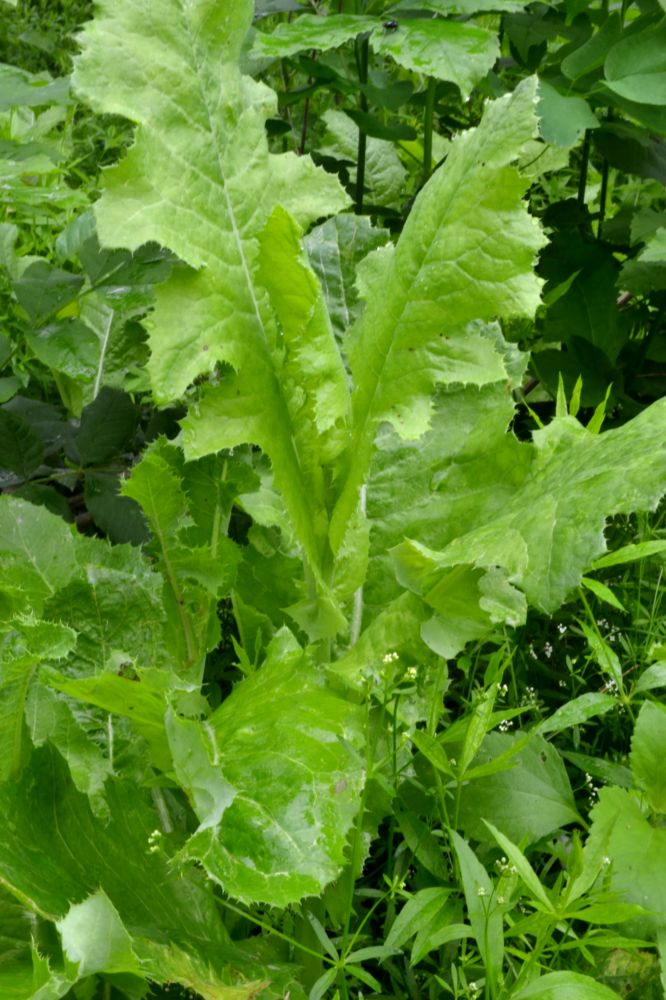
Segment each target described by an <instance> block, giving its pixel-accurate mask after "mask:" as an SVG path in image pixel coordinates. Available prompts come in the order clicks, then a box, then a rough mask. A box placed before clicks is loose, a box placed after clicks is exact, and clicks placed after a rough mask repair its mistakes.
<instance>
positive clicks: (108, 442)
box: [75, 386, 139, 465]
mask: <svg viewBox="0 0 666 1000" xmlns="http://www.w3.org/2000/svg"><path fill="white" fill-rule="evenodd" d="M138 420H139V414H138V411H137V408H136V406H135V405H134V403H133V401H132V399H131V397H130V396H128V394H127V393H126V392H121V391H120V390H119V389H110V388H109V387H108V386H105V387H104V388H103V389H101V390H100V393H99V395H98V396H97V398H96V399H95V401H94V402H93V403H90V404H89V405H88V406H86V407H85V409H84V411H83V413H82V415H81V425H80V427H79V431H78V434H77V435H76V438H75V440H76V446H77V448H78V451H79V455H80V456H81V461H82V462H83V464H84V465H95V464H97V463H99V462H105V461H106V460H107V459H109V458H111V457H112V456H113V455H116V454H118V452H119V451H122V450H123V449H124V448H126V447H127V446H128V443H129V441H130V439H131V438H132V436H133V434H134V432H135V430H136V427H137V424H138Z"/></svg>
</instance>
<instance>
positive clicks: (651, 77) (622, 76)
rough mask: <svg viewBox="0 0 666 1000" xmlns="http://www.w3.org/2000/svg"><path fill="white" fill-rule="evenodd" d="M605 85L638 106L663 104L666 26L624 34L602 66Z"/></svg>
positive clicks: (664, 94)
mask: <svg viewBox="0 0 666 1000" xmlns="http://www.w3.org/2000/svg"><path fill="white" fill-rule="evenodd" d="M604 76H605V78H606V84H607V86H609V87H610V89H611V90H613V91H614V92H615V93H616V94H619V95H620V97H624V98H626V99H628V100H630V101H636V102H637V103H639V104H666V25H664V24H663V23H660V24H658V25H657V26H656V27H650V28H647V29H644V30H643V31H639V32H633V33H631V34H625V35H624V37H623V38H621V39H620V40H619V41H618V42H616V44H615V45H614V46H613V47H612V49H611V50H610V52H609V53H608V55H607V56H606V61H605V63H604Z"/></svg>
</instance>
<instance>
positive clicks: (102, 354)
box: [92, 309, 114, 399]
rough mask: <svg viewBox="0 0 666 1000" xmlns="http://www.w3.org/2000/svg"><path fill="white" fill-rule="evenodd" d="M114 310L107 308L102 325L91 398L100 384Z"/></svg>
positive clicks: (97, 391) (95, 395)
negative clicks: (105, 320) (105, 318)
mask: <svg viewBox="0 0 666 1000" xmlns="http://www.w3.org/2000/svg"><path fill="white" fill-rule="evenodd" d="M113 318H114V312H113V309H109V318H108V320H107V322H106V325H105V327H104V331H103V333H102V342H101V349H100V355H99V364H98V365H97V373H96V375H95V384H94V385H93V396H92V398H93V399H97V395H98V393H99V390H100V386H101V384H102V375H103V373H104V363H105V361H106V352H107V349H108V346H109V337H110V336H111V327H112V325H113Z"/></svg>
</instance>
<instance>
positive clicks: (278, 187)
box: [74, 0, 348, 656]
mask: <svg viewBox="0 0 666 1000" xmlns="http://www.w3.org/2000/svg"><path fill="white" fill-rule="evenodd" d="M252 11H253V4H252V3H251V2H250V0H240V2H238V3H236V4H234V7H233V11H231V10H230V9H229V8H228V7H226V6H225V7H220V8H218V9H217V10H216V11H215V12H212V11H211V9H210V6H209V4H207V3H205V2H204V0H196V2H194V3H191V4H188V5H187V6H186V7H185V8H184V7H183V5H182V3H181V2H180V0H168V2H166V3H161V4H160V6H159V18H158V20H157V21H156V20H155V16H154V12H153V10H152V8H148V7H145V6H138V7H137V5H136V4H135V3H133V2H130V0H123V2H121V3H117V2H113V3H112V2H110V0H107V2H106V3H105V4H103V6H102V13H101V14H100V15H98V17H97V18H96V19H95V21H93V22H88V24H87V25H86V27H85V29H84V32H83V34H82V36H81V40H82V45H83V53H82V55H81V57H80V58H79V60H78V63H77V67H76V71H75V74H74V79H75V85H76V87H77V89H78V91H79V93H80V94H81V95H82V96H84V97H85V98H86V99H87V100H88V101H89V102H90V103H91V104H92V105H93V107H94V108H95V109H96V110H99V111H106V112H111V113H116V114H122V115H124V116H125V117H128V118H130V119H131V120H133V121H135V122H136V123H137V131H136V138H135V143H134V145H133V146H132V148H131V150H130V152H129V154H128V156H127V157H126V158H125V159H124V160H123V161H122V162H121V163H120V164H119V165H117V166H115V167H113V168H111V169H110V170H108V171H107V172H106V174H105V182H106V184H105V193H104V194H103V196H102V198H101V200H100V201H99V202H98V203H97V205H96V217H97V223H98V229H99V233H100V239H101V242H102V243H103V244H104V245H111V246H119V245H121V246H125V247H127V248H128V249H136V248H137V247H138V246H140V245H141V244H142V243H146V242H149V241H155V242H157V243H159V244H160V245H162V246H165V247H169V248H170V249H171V250H172V251H174V252H175V253H176V254H177V255H178V257H179V258H180V259H181V260H183V261H184V262H186V263H187V264H189V265H190V267H191V268H192V269H195V268H198V269H199V270H197V271H195V270H188V269H186V268H179V269H177V270H175V271H174V272H173V274H172V276H171V278H170V279H169V280H168V281H167V282H166V283H165V284H164V285H162V286H160V287H159V288H158V290H157V298H156V308H155V313H154V323H153V328H152V335H151V350H152V356H151V361H150V372H151V379H152V384H153V388H154V392H155V395H156V397H157V398H158V400H160V401H164V402H166V401H168V400H171V399H174V398H177V397H179V396H180V395H181V394H182V393H183V392H184V390H185V389H186V388H187V386H188V384H190V383H191V382H192V381H193V380H194V379H195V378H196V377H197V376H201V375H210V374H212V373H213V372H214V371H215V370H216V369H217V367H218V365H219V364H220V363H224V364H225V365H229V366H231V368H233V369H234V371H235V373H236V374H233V375H232V374H229V375H227V376H226V377H225V378H224V379H222V382H221V383H220V385H219V386H217V387H216V388H211V389H210V391H209V392H208V393H204V396H203V399H202V400H201V402H200V403H199V404H198V406H197V408H196V410H195V415H196V414H198V416H197V417H196V421H195V423H196V427H197V430H196V433H194V431H193V424H192V422H191V421H190V422H188V423H187V425H186V431H185V434H184V442H185V447H186V452H187V453H188V455H189V457H200V456H201V455H203V454H206V453H209V452H215V451H218V450H219V449H221V448H225V447H235V446H237V445H239V444H243V443H247V442H250V443H254V444H259V445H261V446H262V447H263V448H264V450H265V451H267V452H268V453H269V454H270V455H271V458H272V460H273V462H274V465H275V469H276V481H277V483H278V486H279V487H280V488H281V489H282V491H283V493H284V496H285V498H286V500H287V505H288V507H289V509H290V512H291V515H292V520H293V522H294V526H295V528H296V529H297V530H298V531H299V532H300V535H301V540H302V543H303V546H304V549H305V551H306V554H307V557H308V558H309V560H310V561H311V563H312V565H313V566H314V567H315V569H316V567H317V566H318V562H319V549H320V542H318V540H317V528H318V523H317V522H318V520H320V519H321V512H320V511H319V510H317V508H316V507H315V505H314V497H316V491H314V490H313V489H312V487H311V483H310V482H308V481H306V480H305V479H304V474H303V471H302V469H301V461H300V460H301V456H300V455H299V454H298V452H297V451H296V449H295V446H294V440H295V436H297V435H296V434H295V431H296V427H295V424H294V423H293V420H294V411H295V410H296V411H298V409H299V407H298V406H297V403H298V400H297V399H295V398H294V397H295V393H296V390H295V387H293V386H284V385H283V384H282V381H281V378H282V372H281V368H282V360H283V352H284V345H283V343H282V341H281V338H280V336H279V330H278V328H277V324H276V321H275V318H274V316H273V314H272V311H271V308H270V304H269V301H268V297H267V294H266V292H265V291H264V290H263V289H262V288H261V287H260V284H259V281H258V278H257V265H258V253H259V246H258V242H257V240H258V237H259V235H260V234H261V232H262V231H263V229H264V227H265V225H266V223H267V221H268V219H269V218H270V216H271V214H272V212H273V210H274V208H275V206H276V205H277V204H281V205H282V207H283V208H284V209H285V210H286V211H288V212H289V213H290V214H291V215H293V216H294V218H295V219H296V221H297V222H298V223H299V225H303V226H307V225H308V224H310V223H311V222H313V221H315V220H316V219H318V218H321V217H322V216H325V215H328V214H331V213H335V212H337V211H339V210H341V209H343V208H344V207H345V206H346V205H347V204H348V198H347V196H346V195H345V193H344V192H343V190H342V188H341V187H340V185H339V183H338V182H337V180H336V179H335V178H333V177H332V176H331V175H328V174H326V173H324V171H322V170H319V169H318V168H316V167H315V166H314V165H313V163H312V161H311V160H310V159H309V158H307V157H297V156H296V155H295V154H290V153H288V154H284V155H273V154H269V152H268V145H267V139H266V135H265V130H264V121H265V119H266V118H267V117H269V116H270V115H271V114H275V112H276V98H275V95H274V94H273V93H272V92H271V91H270V90H268V88H267V87H266V86H265V85H263V84H261V83H257V82H255V81H254V80H252V79H250V78H249V77H242V76H241V74H240V72H239V70H238V65H237V63H238V57H239V53H240V48H241V45H242V42H243V39H244V37H245V34H246V32H247V29H248V27H249V25H250V22H251V18H252ZM110 35H113V37H114V38H116V39H117V40H118V44H120V45H122V48H123V53H124V55H123V60H122V64H121V63H120V62H119V61H117V60H115V59H111V58H109V47H108V38H109V36H110ZM183 43H185V44H183ZM151 66H152V67H154V69H155V72H153V71H152V70H151V69H150V67H151ZM174 95H177V96H174ZM250 166H251V169H248V168H249V167H250ZM249 178H252V183H251V184H248V179H249ZM204 265H205V266H204ZM185 327H186V328H187V331H188V335H187V341H188V350H187V351H186V352H183V335H182V331H183V329H184V328H185ZM288 404H290V405H291V409H290V405H288ZM193 418H194V415H193V417H192V418H191V420H192V419H193ZM190 645H191V644H190ZM191 652H192V650H188V656H189V655H190V653H191Z"/></svg>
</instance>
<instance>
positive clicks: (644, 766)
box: [630, 701, 666, 813]
mask: <svg viewBox="0 0 666 1000" xmlns="http://www.w3.org/2000/svg"><path fill="white" fill-rule="evenodd" d="M665 748H666V708H664V706H663V705H659V704H658V703H657V702H652V701H646V702H645V703H644V704H643V705H642V706H641V710H640V712H639V713H638V718H637V719H636V724H635V726H634V733H633V736H632V739H631V757H630V761H631V771H632V774H633V776H634V781H635V782H636V786H637V787H638V788H640V789H641V791H643V792H645V795H646V798H647V800H648V802H649V804H650V808H651V809H652V810H653V811H654V812H656V813H666V774H664V749H665Z"/></svg>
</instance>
